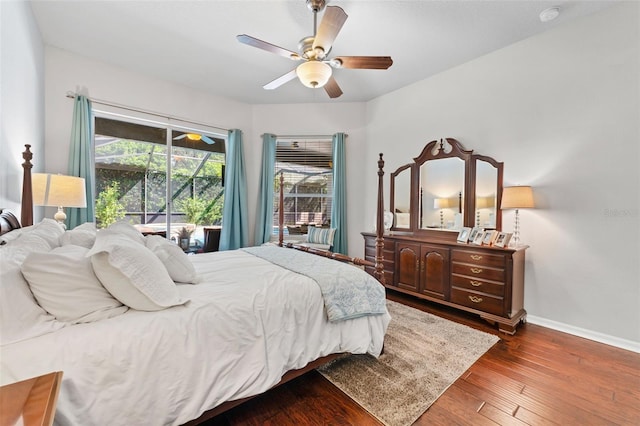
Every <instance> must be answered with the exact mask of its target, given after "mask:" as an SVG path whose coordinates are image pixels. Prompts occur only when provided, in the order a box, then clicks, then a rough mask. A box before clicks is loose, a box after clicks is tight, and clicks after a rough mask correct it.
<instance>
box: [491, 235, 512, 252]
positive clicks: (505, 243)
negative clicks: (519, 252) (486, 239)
mask: <svg viewBox="0 0 640 426" xmlns="http://www.w3.org/2000/svg"><path fill="white" fill-rule="evenodd" d="M511 235H512V234H511V233H510V232H498V235H497V237H496V240H495V242H494V243H493V245H494V246H496V247H502V248H506V247H509V241H510V240H511Z"/></svg>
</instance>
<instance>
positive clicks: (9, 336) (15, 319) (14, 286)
mask: <svg viewBox="0 0 640 426" xmlns="http://www.w3.org/2000/svg"><path fill="white" fill-rule="evenodd" d="M64 325H65V324H64V323H62V322H59V321H56V319H55V318H54V317H53V316H52V315H49V314H48V313H46V312H45V310H44V309H42V308H41V307H40V306H38V304H37V302H36V301H35V299H34V298H33V294H31V291H30V290H29V285H28V284H27V281H26V280H25V279H24V277H23V276H22V273H21V272H20V266H18V265H15V264H14V265H12V264H4V263H3V266H2V271H0V345H2V346H3V345H9V344H11V343H16V342H20V341H22V340H26V339H30V338H32V337H37V336H41V335H43V334H47V333H51V332H54V331H56V330H59V329H61V328H62V327H64Z"/></svg>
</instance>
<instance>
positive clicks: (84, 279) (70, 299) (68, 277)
mask: <svg viewBox="0 0 640 426" xmlns="http://www.w3.org/2000/svg"><path fill="white" fill-rule="evenodd" d="M88 251H89V249H87V248H85V247H80V246H74V245H67V246H63V247H58V248H55V249H53V250H51V251H50V252H47V253H31V254H30V255H29V256H27V258H26V259H25V260H24V262H23V263H22V275H24V277H25V278H26V280H27V282H28V283H29V288H31V292H32V293H33V295H34V296H35V298H36V300H37V301H38V303H39V304H40V306H42V307H43V308H44V309H45V310H46V311H47V312H49V313H50V314H51V315H53V316H55V317H56V319H57V320H59V321H65V322H69V323H72V324H78V323H85V322H93V321H98V320H101V319H106V318H111V317H115V316H117V315H120V314H123V313H125V312H126V311H127V310H128V309H129V308H128V307H126V306H123V305H122V303H120V302H119V301H118V300H116V299H114V298H113V296H111V294H109V292H108V291H107V290H106V289H105V288H104V287H103V286H102V284H101V283H100V281H99V280H98V277H96V275H95V274H94V273H93V267H92V265H91V259H90V258H88V257H85V255H86V254H87V252H88Z"/></svg>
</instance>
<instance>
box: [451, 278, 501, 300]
mask: <svg viewBox="0 0 640 426" xmlns="http://www.w3.org/2000/svg"><path fill="white" fill-rule="evenodd" d="M451 285H452V286H453V287H459V288H461V289H466V290H473V291H479V292H482V293H487V294H491V295H494V296H498V297H503V296H504V284H502V283H498V282H493V281H485V280H480V279H476V278H471V277H466V276H461V275H455V274H454V275H452V276H451Z"/></svg>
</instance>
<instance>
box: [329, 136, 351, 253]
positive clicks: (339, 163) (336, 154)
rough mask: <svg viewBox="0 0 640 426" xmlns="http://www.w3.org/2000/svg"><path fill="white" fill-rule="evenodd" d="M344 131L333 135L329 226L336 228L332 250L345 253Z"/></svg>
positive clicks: (345, 174)
mask: <svg viewBox="0 0 640 426" xmlns="http://www.w3.org/2000/svg"><path fill="white" fill-rule="evenodd" d="M344 136H345V135H344V133H336V134H335V135H333V207H332V208H331V227H332V228H335V229H336V233H335V235H334V237H333V251H334V252H335V253H342V254H347V250H348V244H347V167H346V156H345V149H344Z"/></svg>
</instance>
